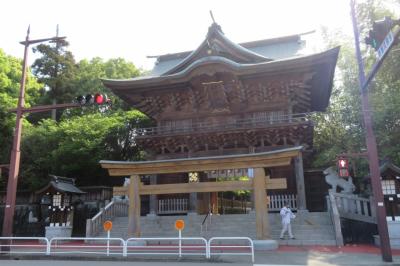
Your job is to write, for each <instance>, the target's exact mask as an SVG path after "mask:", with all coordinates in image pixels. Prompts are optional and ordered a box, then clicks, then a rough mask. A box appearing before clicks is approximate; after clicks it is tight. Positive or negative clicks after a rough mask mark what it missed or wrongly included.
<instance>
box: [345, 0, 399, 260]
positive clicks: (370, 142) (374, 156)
mask: <svg viewBox="0 0 400 266" xmlns="http://www.w3.org/2000/svg"><path fill="white" fill-rule="evenodd" d="M351 18H352V22H353V31H354V41H355V48H356V56H357V62H358V71H359V72H358V80H359V86H360V93H361V104H362V114H363V119H364V126H365V140H366V144H367V155H368V161H369V171H370V176H371V186H372V192H373V196H374V199H375V201H374V202H373V204H374V206H373V207H374V208H376V215H377V224H378V232H379V238H380V247H381V253H382V259H383V261H387V262H391V261H393V259H392V250H391V248H390V240H389V233H388V226H387V222H386V210H385V204H384V199H383V192H382V184H381V178H380V172H379V161H378V150H377V145H376V138H375V135H374V131H373V128H372V110H371V107H370V104H369V100H368V85H369V83H370V81H371V80H372V78H373V77H374V76H375V74H376V73H377V71H378V69H379V67H380V66H381V64H382V62H383V60H384V58H385V57H386V55H387V54H388V52H389V50H390V48H391V47H392V46H393V43H394V42H393V39H395V38H397V36H398V35H399V30H398V29H397V32H395V34H394V36H395V37H394V38H393V39H392V42H391V43H389V44H388V45H387V47H385V50H384V51H383V53H382V55H381V56H380V57H379V59H378V61H377V62H376V63H375V64H374V66H373V67H372V70H371V72H370V73H369V74H368V76H367V77H366V76H365V70H364V63H363V60H362V57H361V49H360V37H359V31H358V27H357V19H356V14H355V0H351ZM390 34H392V33H390ZM371 206H372V205H371Z"/></svg>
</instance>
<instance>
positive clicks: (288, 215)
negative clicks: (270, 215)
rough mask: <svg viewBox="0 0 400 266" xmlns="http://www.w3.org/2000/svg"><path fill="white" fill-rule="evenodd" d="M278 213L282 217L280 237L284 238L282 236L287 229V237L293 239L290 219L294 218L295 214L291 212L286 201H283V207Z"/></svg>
mask: <svg viewBox="0 0 400 266" xmlns="http://www.w3.org/2000/svg"><path fill="white" fill-rule="evenodd" d="M280 215H281V217H282V231H281V236H280V239H284V238H283V236H284V234H285V232H286V231H288V234H289V237H290V238H291V239H295V238H294V236H293V234H292V226H291V225H290V221H291V220H292V219H294V218H296V216H295V215H294V214H293V212H292V210H290V207H289V203H288V202H285V206H283V208H282V209H281V211H280Z"/></svg>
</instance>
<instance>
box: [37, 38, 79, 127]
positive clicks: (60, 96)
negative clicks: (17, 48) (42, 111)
mask: <svg viewBox="0 0 400 266" xmlns="http://www.w3.org/2000/svg"><path fill="white" fill-rule="evenodd" d="M68 45H69V44H68V42H67V41H65V40H59V41H57V42H54V43H50V44H40V45H38V46H37V47H35V48H34V49H33V52H35V53H36V52H38V53H40V54H42V56H41V57H40V58H38V59H36V60H35V62H34V63H33V65H32V68H33V73H34V74H35V75H36V76H37V77H38V80H39V81H40V82H42V83H44V84H45V85H46V87H45V91H44V93H43V94H44V97H43V98H42V100H43V101H42V103H45V104H46V103H47V104H48V103H52V104H57V103H63V102H71V100H72V99H73V97H74V95H75V88H74V87H73V86H72V85H73V82H72V81H73V80H74V77H75V75H76V64H75V59H74V56H73V55H72V53H71V52H70V51H67V50H66V48H67V47H68ZM52 118H53V119H54V120H56V119H57V112H56V110H52Z"/></svg>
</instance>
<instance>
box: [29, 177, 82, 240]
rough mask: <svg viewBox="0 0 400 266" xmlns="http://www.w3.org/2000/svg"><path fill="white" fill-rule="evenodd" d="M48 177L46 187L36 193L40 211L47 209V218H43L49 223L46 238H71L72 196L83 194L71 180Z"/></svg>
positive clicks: (73, 180)
mask: <svg viewBox="0 0 400 266" xmlns="http://www.w3.org/2000/svg"><path fill="white" fill-rule="evenodd" d="M50 177H51V180H50V182H49V183H48V184H47V186H45V187H44V188H42V189H40V190H38V191H36V194H37V195H38V196H39V198H40V204H41V206H42V210H43V207H44V208H45V209H47V217H43V218H44V219H45V220H47V219H48V221H49V226H46V237H50V238H51V237H55V236H71V234H72V227H73V220H74V218H73V216H74V207H73V206H72V196H73V195H77V194H83V193H85V192H83V191H82V190H80V189H79V188H77V187H76V186H75V179H73V178H68V177H61V176H55V175H51V176H50ZM42 215H43V214H42Z"/></svg>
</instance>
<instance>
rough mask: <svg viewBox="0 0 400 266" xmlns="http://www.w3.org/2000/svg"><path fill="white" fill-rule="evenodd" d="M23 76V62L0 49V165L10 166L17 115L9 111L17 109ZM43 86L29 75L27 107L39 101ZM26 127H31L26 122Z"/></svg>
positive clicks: (26, 97) (26, 95) (26, 96)
mask: <svg viewBox="0 0 400 266" xmlns="http://www.w3.org/2000/svg"><path fill="white" fill-rule="evenodd" d="M21 74H22V61H21V60H20V59H17V58H15V57H12V56H9V55H6V54H5V53H4V51H3V50H1V49H0V164H2V163H4V164H8V163H9V160H10V150H11V145H12V136H13V130H14V127H15V114H13V113H11V112H10V111H9V110H10V109H12V108H16V107H17V102H18V95H19V87H20V81H21V76H22V75H21ZM40 89H41V85H40V84H39V83H38V82H37V80H36V79H35V77H34V76H32V74H31V73H30V72H28V75H27V83H26V94H25V105H26V106H29V105H31V104H33V103H35V102H37V101H38V98H39V96H40V94H39V91H40ZM24 126H25V127H27V126H29V123H28V122H27V121H24Z"/></svg>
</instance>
